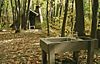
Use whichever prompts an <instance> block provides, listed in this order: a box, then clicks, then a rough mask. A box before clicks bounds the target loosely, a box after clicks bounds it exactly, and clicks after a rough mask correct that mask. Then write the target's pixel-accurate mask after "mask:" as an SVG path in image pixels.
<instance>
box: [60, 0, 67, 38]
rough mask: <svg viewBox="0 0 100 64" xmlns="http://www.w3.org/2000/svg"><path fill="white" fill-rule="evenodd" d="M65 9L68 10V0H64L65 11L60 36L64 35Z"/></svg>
mask: <svg viewBox="0 0 100 64" xmlns="http://www.w3.org/2000/svg"><path fill="white" fill-rule="evenodd" d="M67 11H68V0H65V11H64V12H65V13H64V18H63V23H62V30H61V37H64V36H65V26H66V19H67V18H66V17H67Z"/></svg>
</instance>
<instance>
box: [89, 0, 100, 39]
mask: <svg viewBox="0 0 100 64" xmlns="http://www.w3.org/2000/svg"><path fill="white" fill-rule="evenodd" d="M98 5H99V3H98V0H93V1H92V28H91V37H92V38H96V33H97V32H96V29H97V11H98Z"/></svg>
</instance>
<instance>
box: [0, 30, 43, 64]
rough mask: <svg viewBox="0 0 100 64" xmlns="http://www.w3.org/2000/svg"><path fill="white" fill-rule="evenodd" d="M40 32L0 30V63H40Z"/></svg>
mask: <svg viewBox="0 0 100 64" xmlns="http://www.w3.org/2000/svg"><path fill="white" fill-rule="evenodd" d="M41 37H43V36H42V35H41V33H40V32H37V31H36V32H34V31H26V32H21V33H17V34H15V33H13V32H0V64H41V49H40V45H39V42H40V38H41Z"/></svg>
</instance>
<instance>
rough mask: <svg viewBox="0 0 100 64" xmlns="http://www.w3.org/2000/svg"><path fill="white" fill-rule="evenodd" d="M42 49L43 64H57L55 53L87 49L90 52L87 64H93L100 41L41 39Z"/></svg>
mask: <svg viewBox="0 0 100 64" xmlns="http://www.w3.org/2000/svg"><path fill="white" fill-rule="evenodd" d="M40 47H41V49H42V64H55V53H64V52H67V51H79V50H85V49H86V50H88V59H87V64H93V55H94V48H98V41H97V39H91V38H78V39H72V38H68V37H51V38H41V39H40ZM47 55H48V56H47Z"/></svg>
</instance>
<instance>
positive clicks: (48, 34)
mask: <svg viewBox="0 0 100 64" xmlns="http://www.w3.org/2000/svg"><path fill="white" fill-rule="evenodd" d="M48 1H49V0H47V7H46V10H47V14H46V17H47V18H46V19H47V36H50V33H49V20H48V5H49V2H48Z"/></svg>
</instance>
